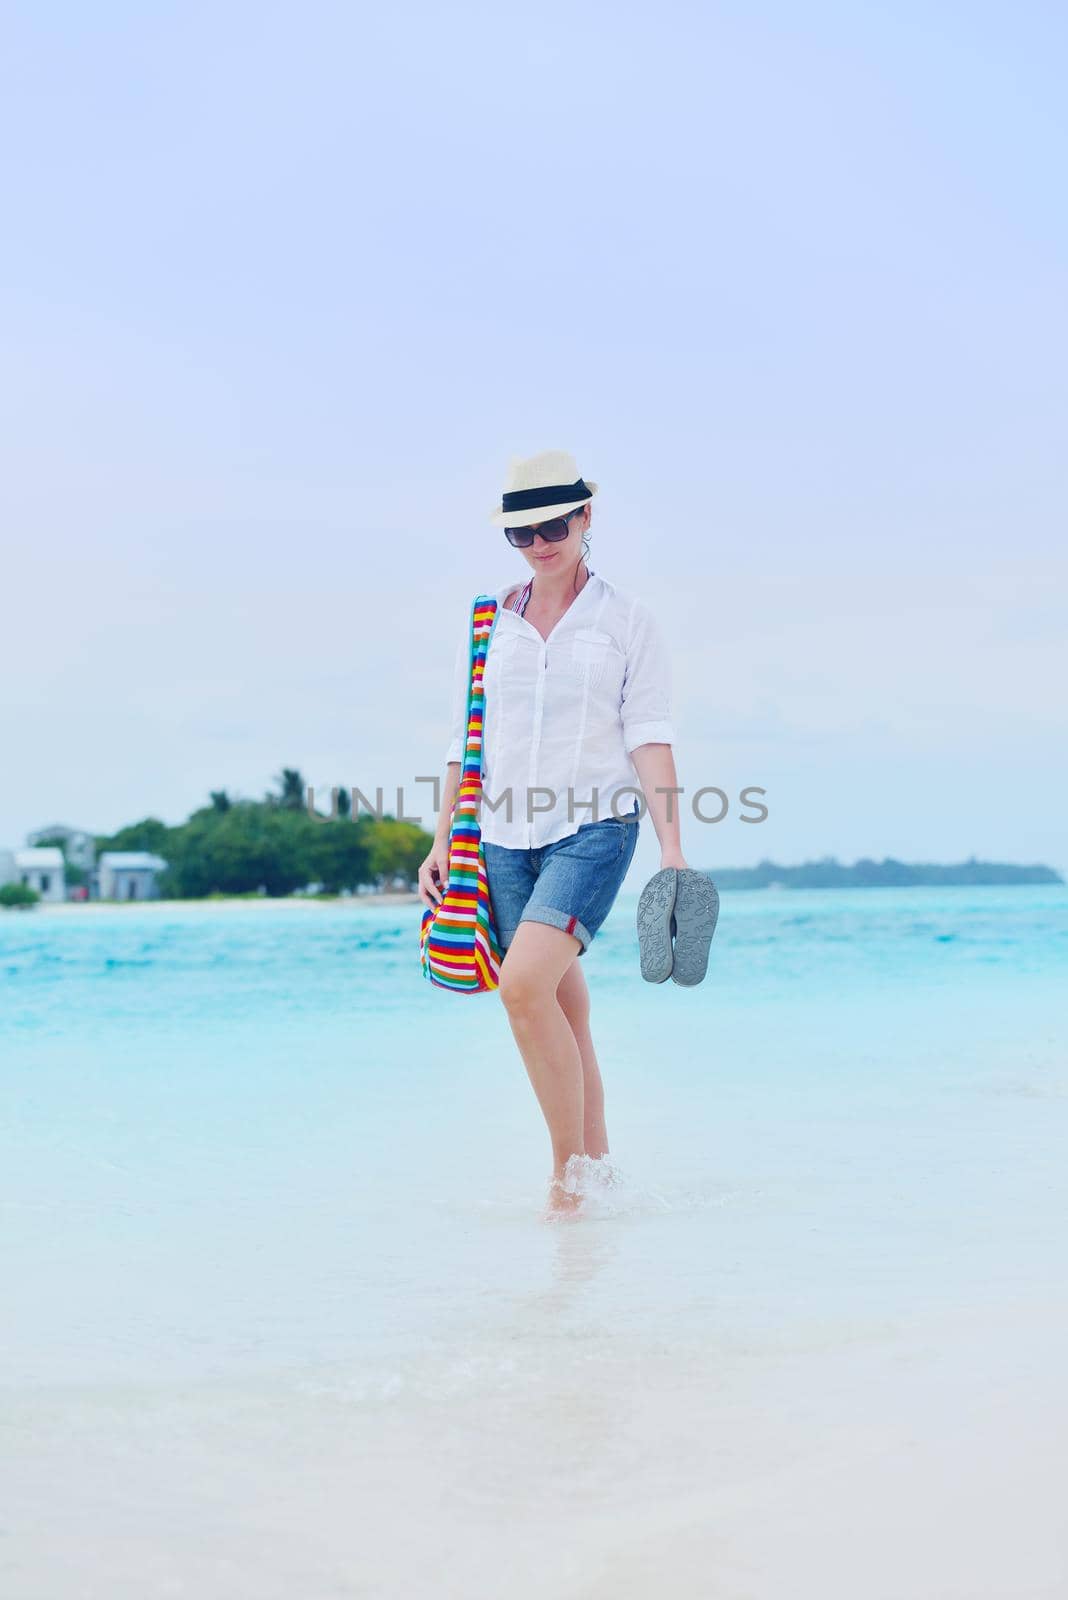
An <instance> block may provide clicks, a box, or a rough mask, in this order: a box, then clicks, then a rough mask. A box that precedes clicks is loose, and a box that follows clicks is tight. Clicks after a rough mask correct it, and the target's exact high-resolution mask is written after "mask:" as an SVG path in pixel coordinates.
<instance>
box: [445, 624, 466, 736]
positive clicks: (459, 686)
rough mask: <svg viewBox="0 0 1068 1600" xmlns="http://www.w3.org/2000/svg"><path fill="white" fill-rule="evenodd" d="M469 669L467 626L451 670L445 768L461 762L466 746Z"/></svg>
mask: <svg viewBox="0 0 1068 1600" xmlns="http://www.w3.org/2000/svg"><path fill="white" fill-rule="evenodd" d="M470 667H471V628H470V624H468V625H467V626H466V627H465V628H464V634H463V638H462V639H461V640H460V642H459V644H458V645H457V646H456V658H455V660H454V662H453V669H452V708H451V711H450V713H449V729H450V731H451V733H452V738H451V739H450V740H449V748H448V750H447V751H446V754H445V764H446V766H447V765H448V763H449V762H450V761H459V762H461V763H462V762H463V759H464V749H465V747H466V745H467V691H468V687H469V685H470V677H471V673H470Z"/></svg>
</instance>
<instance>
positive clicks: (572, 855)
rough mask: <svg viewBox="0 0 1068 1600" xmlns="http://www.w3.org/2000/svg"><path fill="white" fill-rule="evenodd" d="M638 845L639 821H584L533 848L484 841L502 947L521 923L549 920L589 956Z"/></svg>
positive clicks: (494, 917) (582, 953)
mask: <svg viewBox="0 0 1068 1600" xmlns="http://www.w3.org/2000/svg"><path fill="white" fill-rule="evenodd" d="M637 843H638V818H637V816H635V817H634V818H633V820H631V821H623V820H620V819H619V818H617V817H602V818H601V820H600V821H599V822H584V823H582V824H581V825H580V827H579V828H578V829H577V830H576V831H575V832H574V833H569V834H568V835H567V837H566V838H564V839H557V840H555V841H554V842H553V843H552V844H544V845H541V846H540V847H539V848H537V849H534V850H523V849H519V850H513V849H511V848H509V847H508V846H506V845H501V844H490V843H488V842H487V841H483V845H482V849H483V851H484V853H485V860H486V879H487V882H488V884H489V894H490V901H491V903H492V905H493V920H494V922H495V923H496V924H497V934H498V937H499V939H500V943H501V949H502V950H507V948H508V946H509V945H510V944H511V942H512V940H513V938H514V937H515V930H516V928H517V927H518V926H519V924H520V923H521V922H547V923H548V924H549V926H550V927H551V928H562V929H563V930H564V932H565V933H572V934H574V936H575V938H576V939H577V940H578V941H579V944H580V949H579V951H578V954H579V955H580V956H581V955H585V953H586V951H587V950H588V949H589V946H590V942H591V940H592V939H593V936H594V934H595V933H596V932H597V929H598V928H599V927H600V926H601V923H602V922H603V921H604V919H605V917H607V915H608V913H609V912H610V911H611V909H612V904H613V901H614V900H615V898H616V895H617V894H618V893H619V886H620V884H621V883H622V882H623V879H624V878H625V877H626V875H627V868H628V867H629V866H630V863H631V858H632V857H633V855H634V847H635V845H636V844H637Z"/></svg>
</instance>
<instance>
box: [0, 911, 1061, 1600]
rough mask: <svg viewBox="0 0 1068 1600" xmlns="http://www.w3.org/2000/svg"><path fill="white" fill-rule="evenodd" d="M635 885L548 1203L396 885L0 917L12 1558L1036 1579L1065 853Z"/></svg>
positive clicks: (494, 1033) (1050, 1316)
mask: <svg viewBox="0 0 1068 1600" xmlns="http://www.w3.org/2000/svg"><path fill="white" fill-rule="evenodd" d="M635 905H636V894H635V893H629V894H625V895H622V896H621V897H620V899H619V900H618V901H617V904H616V907H615V909H614V911H613V913H612V916H611V918H610V919H609V921H608V922H607V923H606V924H605V926H604V928H603V929H602V931H601V933H600V934H599V935H598V937H597V939H596V940H595V942H594V945H593V947H592V949H591V951H590V953H589V955H588V956H587V957H585V958H584V968H585V971H586V976H587V979H588V982H589V984H590V988H591V992H592V995H593V1026H594V1036H595V1039H596V1041H597V1044H598V1048H599V1054H600V1059H601V1065H602V1070H603V1073H604V1076H605V1082H606V1091H607V1110H608V1125H609V1133H610V1137H611V1142H612V1147H613V1160H614V1163H615V1167H616V1178H617V1181H616V1182H615V1183H614V1184H612V1185H604V1186H602V1187H601V1188H599V1189H598V1190H597V1191H596V1192H595V1193H593V1194H591V1196H590V1199H589V1201H588V1206H587V1215H586V1216H585V1218H584V1219H582V1220H581V1221H579V1222H575V1223H570V1224H547V1223H546V1222H544V1221H543V1220H541V1205H542V1200H543V1195H544V1185H545V1179H546V1176H547V1173H548V1170H549V1154H548V1141H547V1136H546V1134H545V1131H544V1127H543V1124H542V1122H541V1116H540V1112H539V1111H538V1108H537V1105H536V1102H535V1100H534V1097H533V1094H532V1091H531V1090H530V1087H529V1084H528V1083H527V1079H526V1075H525V1072H524V1069H523V1066H522V1063H521V1062H520V1059H519V1057H518V1055H517V1053H516V1051H515V1048H514V1045H513V1044H512V1040H511V1035H510V1032H509V1029H508V1026H507V1021H506V1018H505V1015H504V1012H503V1008H502V1007H501V1004H500V1001H499V999H498V997H497V996H496V995H492V996H491V995H482V996H468V995H456V994H451V993H446V992H443V991H439V990H436V989H434V988H433V987H432V986H431V985H430V984H428V983H427V982H426V981H425V980H424V979H423V977H422V975H421V972H420V969H419V960H418V922H419V915H420V910H421V908H420V907H419V906H418V905H408V906H394V907H382V908H376V907H373V906H365V905H360V904H358V903H356V904H350V905H344V906H325V905H311V904H302V905H291V904H279V905H264V904H258V903H257V904H251V905H242V904H234V903H231V904H228V905H217V906H209V905H188V906H150V907H143V908H116V909H106V908H104V909H95V908H90V909H87V910H85V911H84V912H81V911H80V910H78V909H74V910H70V911H67V912H63V913H60V914H47V913H31V914H13V913H8V914H3V915H0V1060H2V1087H3V1123H2V1130H0V1138H2V1156H3V1174H4V1176H3V1187H2V1206H3V1212H2V1222H3V1281H4V1285H5V1290H6V1293H5V1297H4V1298H5V1301H6V1310H5V1315H4V1319H3V1327H2V1334H0V1339H2V1361H3V1365H2V1371H0V1386H2V1388H0V1399H2V1404H3V1412H4V1422H5V1438H6V1447H5V1450H4V1452H3V1456H4V1465H3V1466H2V1467H0V1495H2V1500H3V1504H4V1514H3V1538H2V1540H0V1574H2V1575H3V1581H0V1588H3V1590H4V1592H5V1593H10V1594H11V1595H12V1596H13V1597H17V1600H43V1597H48V1600H53V1597H54V1600H73V1597H75V1596H77V1597H82V1596H94V1597H95V1596H98V1595H99V1596H101V1597H103V1596H107V1597H108V1600H120V1597H125V1596H127V1595H129V1596H131V1597H133V1596H136V1597H137V1600H152V1597H155V1596H176V1595H182V1596H184V1595H189V1596H195V1597H197V1600H216V1597H219V1600H231V1597H234V1600H237V1597H241V1600H245V1597H247V1596H249V1595H253V1594H254V1595H256V1596H257V1600H274V1597H276V1596H277V1597H278V1600H282V1597H285V1600H326V1597H333V1596H353V1595H360V1596H381V1597H386V1596H389V1597H393V1596H397V1597H405V1600H406V1597H408V1596H423V1595H427V1596H454V1595H455V1596H457V1597H465V1600H481V1597H482V1596H486V1597H487V1600H489V1597H493V1600H496V1597H497V1596H499V1595H504V1594H509V1595H515V1596H521V1597H525V1596H527V1595H531V1596H533V1595H535V1594H538V1595H540V1594H544V1593H546V1592H554V1593H557V1594H563V1595H569V1596H575V1597H578V1596H589V1597H594V1596H600V1595H604V1596H608V1595H609V1594H611V1595H613V1596H617V1597H618V1596H631V1595H634V1596H644V1595H646V1594H652V1593H654V1592H658V1585H662V1583H663V1581H664V1575H665V1573H668V1574H669V1575H670V1583H669V1585H668V1588H667V1590H666V1591H664V1590H663V1589H661V1590H660V1591H659V1592H669V1593H671V1594H673V1595H674V1596H683V1597H688V1596H691V1595H693V1596H706V1595H707V1596H713V1597H716V1596H723V1597H737V1600H743V1597H749V1600H765V1597H766V1600H785V1597H786V1596H787V1595H788V1596H789V1600H804V1597H806V1596H808V1595H809V1594H811V1595H812V1596H813V1597H815V1596H819V1600H836V1597H837V1596H839V1595H841V1596H842V1600H846V1596H849V1597H850V1600H855V1596H856V1595H857V1594H860V1593H863V1594H864V1595H865V1600H879V1597H882V1596H884V1595H885V1597H886V1600H903V1596H904V1595H906V1594H907V1595H908V1600H928V1596H930V1600H934V1597H935V1596H938V1597H939V1600H943V1597H956V1596H958V1595H959V1596H961V1597H965V1596H966V1597H967V1600H976V1597H985V1596H990V1597H1000V1596H1002V1595H1004V1597H1005V1600H1010V1597H1011V1600H1047V1596H1048V1597H1049V1600H1052V1597H1054V1596H1055V1595H1056V1596H1062V1595H1063V1593H1064V1592H1066V1591H1065V1588H1064V1587H1062V1586H1061V1585H1063V1582H1064V1576H1065V1570H1066V1567H1065V1550H1064V1543H1063V1531H1062V1528H1061V1519H1060V1517H1059V1514H1058V1515H1057V1516H1053V1515H1052V1514H1049V1515H1047V1509H1046V1506H1045V1503H1044V1500H1043V1495H1042V1492H1041V1490H1040V1487H1039V1483H1038V1481H1037V1480H1039V1479H1041V1481H1042V1482H1043V1483H1045V1482H1046V1481H1047V1479H1048V1480H1050V1481H1059V1480H1060V1479H1061V1478H1062V1477H1063V1475H1064V1470H1065V1468H1066V1467H1068V1462H1066V1461H1065V1460H1063V1459H1062V1458H1061V1454H1060V1452H1061V1450H1062V1446H1061V1445H1060V1444H1059V1442H1058V1441H1059V1440H1060V1439H1062V1438H1063V1421H1064V1410H1063V1398H1064V1394H1063V1383H1062V1382H1061V1381H1060V1379H1059V1377H1058V1373H1059V1369H1060V1364H1061V1360H1060V1356H1059V1351H1060V1348H1061V1346H1062V1345H1063V1341H1064V1339H1065V1337H1066V1336H1068V1317H1066V1312H1065V1301H1066V1290H1065V1283H1066V1277H1065V1268H1066V1266H1068V1257H1066V1251H1065V1242H1064V1241H1065V1219H1066V1217H1068V1176H1066V1172H1068V1163H1066V1159H1065V1158H1066V1149H1068V1146H1066V1136H1068V1053H1066V1044H1068V1020H1066V1018H1068V1008H1066V1005H1065V996H1066V994H1068V983H1066V978H1068V891H1066V890H1065V889H1063V888H1042V889H987V890H968V889H955V890H919V891H896V890H887V891H880V890H874V891H843V892H835V893H781V894H771V893H763V894H742V893H738V894H734V895H726V896H724V902H723V907H722V911H721V918H720V925H719V930H718V932H717V935H716V940H715V944H714V947H713V956H712V960H711V963H710V970H709V976H708V979H707V980H706V982H705V984H704V985H702V987H701V988H699V989H697V990H682V989H679V988H677V987H676V986H675V985H673V984H671V983H670V982H669V983H667V984H664V985H662V986H658V987H654V986H652V985H648V984H645V983H643V982H642V981H641V979H640V976H639V970H638V953H637V943H636V937H635V932H634V911H635ZM1054 1420H1056V1422H1057V1431H1056V1437H1054V1434H1053V1432H1052V1431H1051V1432H1050V1435H1049V1437H1048V1438H1047V1437H1046V1435H1045V1434H1044V1432H1043V1429H1044V1428H1046V1427H1047V1426H1048V1427H1049V1429H1050V1430H1052V1428H1053V1423H1054ZM1044 1451H1045V1452H1046V1453H1045V1454H1044V1453H1043V1452H1044ZM910 1452H911V1453H910ZM940 1452H941V1454H940ZM946 1452H948V1455H947V1454H946ZM1014 1452H1015V1453H1014ZM980 1462H981V1463H982V1466H981V1467H980V1466H979V1465H978V1463H980ZM999 1462H1000V1463H1002V1466H999V1465H998V1463H999ZM999 1471H1001V1472H1003V1475H1004V1482H1002V1480H1001V1478H999V1477H998V1476H997V1473H998V1472H999ZM895 1472H897V1473H898V1477H897V1478H894V1476H893V1474H894V1473H895ZM947 1473H949V1474H950V1475H951V1476H952V1477H953V1481H954V1482H958V1484H959V1485H961V1487H960V1488H959V1492H958V1493H957V1496H956V1499H955V1500H954V1501H953V1503H952V1504H951V1505H950V1504H947V1505H946V1506H945V1508H944V1516H943V1517H942V1518H941V1520H937V1519H936V1520H935V1521H934V1522H932V1521H931V1518H930V1508H931V1506H932V1504H933V1503H938V1495H939V1493H940V1492H942V1489H940V1487H939V1486H942V1488H943V1489H944V1485H945V1482H946V1481H947V1480H946V1475H947ZM991 1473H993V1474H994V1477H993V1478H991V1476H990V1474H991ZM1029 1473H1033V1474H1034V1475H1035V1477H1036V1483H1035V1485H1034V1487H1033V1490H1032V1491H1029V1492H1028V1493H1027V1494H1026V1495H1023V1496H1022V1497H1020V1496H1019V1488H1020V1484H1021V1482H1023V1483H1024V1484H1025V1485H1026V1483H1027V1481H1028V1474H1029ZM821 1474H822V1476H821ZM880 1474H882V1476H880ZM887 1474H889V1477H887ZM895 1484H896V1485H897V1486H896V1488H895V1487H894V1485H895ZM821 1485H822V1488H821V1487H820V1486H821ZM1014 1494H1017V1496H1018V1498H1019V1503H1018V1504H1017V1502H1016V1500H1013V1498H1012V1496H1013V1495H1014ZM806 1495H807V1496H808V1497H809V1498H808V1500H807V1501H806V1499H805V1496H806ZM932 1496H933V1497H934V1498H933V1500H932ZM895 1497H896V1498H895ZM843 1506H846V1507H848V1516H847V1520H848V1522H849V1526H850V1527H852V1528H854V1529H855V1530H856V1546H855V1549H853V1546H851V1544H850V1540H849V1538H846V1537H843V1536H841V1528H842V1518H843V1516H844V1515H846V1513H845V1512H844V1511H843V1509H842V1508H843ZM995 1506H997V1507H1000V1508H1001V1510H1002V1513H1003V1515H1002V1517H1001V1524H1000V1526H1001V1528H1002V1532H1003V1534H1004V1538H1003V1539H1001V1538H1000V1536H999V1534H998V1532H997V1528H996V1527H995V1521H996V1519H992V1520H991V1521H990V1526H989V1529H988V1528H987V1527H986V1526H985V1524H986V1521H987V1513H988V1510H991V1511H992V1510H993V1508H994V1507H995ZM1006 1506H1008V1507H1009V1510H1008V1511H1006V1510H1005V1508H1006ZM799 1508H807V1509H806V1510H805V1514H804V1515H802V1512H801V1510H800V1509H799ZM835 1508H837V1510H836V1509H835ZM880 1508H881V1510H880ZM832 1513H833V1514H832ZM880 1516H881V1517H882V1519H883V1520H882V1521H880V1520H879V1518H880ZM955 1516H957V1517H958V1518H959V1519H960V1521H959V1527H958V1526H957V1523H955V1522H954V1517H955ZM925 1517H926V1518H927V1521H926V1522H925V1521H924V1520H923V1519H924V1518H925ZM821 1519H822V1520H821ZM910 1519H911V1520H910ZM884 1523H885V1527H884ZM1055 1524H1056V1526H1055ZM769 1527H770V1528H773V1529H777V1530H778V1534H777V1537H776V1538H775V1539H771V1540H769V1539H768V1537H766V1532H767V1530H768V1529H769ZM977 1528H978V1529H979V1530H980V1532H978V1533H977V1532H976V1529H977ZM895 1529H896V1530H897V1532H895V1531H894V1530H895ZM902 1529H904V1530H905V1533H906V1534H909V1530H910V1529H911V1536H913V1537H914V1538H916V1539H925V1540H926V1544H925V1545H924V1549H925V1551H926V1554H925V1560H924V1565H923V1568H922V1571H921V1572H920V1573H919V1575H918V1576H917V1574H916V1573H913V1574H912V1576H911V1577H909V1575H908V1574H907V1573H903V1571H898V1570H897V1569H895V1567H894V1559H892V1558H891V1557H890V1556H889V1555H888V1556H887V1559H886V1561H885V1562H883V1563H881V1564H880V1563H876V1565H875V1567H873V1566H872V1562H871V1559H870V1552H871V1549H872V1540H878V1539H879V1538H880V1537H881V1536H882V1534H884V1533H885V1535H886V1538H887V1539H888V1541H890V1542H891V1544H892V1545H893V1548H894V1549H895V1550H897V1549H899V1548H900V1546H901V1537H900V1535H901V1530H902ZM924 1530H926V1531H924ZM962 1530H968V1531H967V1533H966V1536H965V1534H964V1532H962ZM962 1540H963V1542H962ZM832 1545H833V1548H834V1551H835V1554H834V1555H833V1557H832V1556H831V1555H829V1554H828V1552H829V1550H830V1549H831V1547H832ZM914 1548H915V1546H914ZM1021 1552H1025V1553H1021ZM902 1583H906V1584H907V1586H906V1587H905V1588H902V1587H901V1585H902Z"/></svg>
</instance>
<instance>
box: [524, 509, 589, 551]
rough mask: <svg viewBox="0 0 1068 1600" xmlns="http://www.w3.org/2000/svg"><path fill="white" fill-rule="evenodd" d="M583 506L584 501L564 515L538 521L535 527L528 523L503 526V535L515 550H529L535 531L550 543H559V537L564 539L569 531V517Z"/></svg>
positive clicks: (576, 513) (573, 515)
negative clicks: (516, 525)
mask: <svg viewBox="0 0 1068 1600" xmlns="http://www.w3.org/2000/svg"><path fill="white" fill-rule="evenodd" d="M584 506H585V503H583V505H581V506H576V507H575V509H574V511H569V512H568V514H567V516H566V517H553V518H552V520H551V521H550V522H539V523H538V525H537V527H536V528H533V527H531V526H530V525H529V523H528V524H527V526H526V527H525V528H505V530H504V537H505V538H506V539H507V540H508V543H509V544H511V545H514V546H515V548H516V549H517V550H529V549H530V546H531V545H532V544H533V543H534V535H535V534H536V533H540V534H541V536H542V538H543V539H547V540H548V542H549V543H550V544H559V543H560V541H561V539H566V538H567V536H568V534H569V533H570V532H571V518H572V517H577V516H578V514H579V512H580V511H582V510H583V509H584Z"/></svg>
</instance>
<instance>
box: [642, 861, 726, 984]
mask: <svg viewBox="0 0 1068 1600" xmlns="http://www.w3.org/2000/svg"><path fill="white" fill-rule="evenodd" d="M718 916H719V895H718V893H717V892H716V886H715V884H714V883H713V882H712V879H711V878H710V877H708V875H707V874H706V873H704V872H698V871H696V870H695V868H693V867H664V868H663V869H662V870H661V871H660V872H658V873H656V874H655V876H653V877H652V878H650V879H649V882H648V883H647V884H646V885H645V888H644V889H643V890H642V892H641V898H640V899H639V901H638V949H639V952H640V954H641V966H642V977H643V978H644V979H645V980H646V982H647V983H663V982H665V980H666V979H668V978H671V980H672V981H673V982H674V983H678V984H681V985H682V987H683V988H687V989H689V988H693V986H694V985H695V984H698V983H700V982H701V980H702V979H703V978H704V976H705V973H706V972H707V971H708V947H709V945H710V944H711V943H712V935H713V934H714V933H715V931H716V919H717V917H718ZM673 940H674V944H673V943H672V941H673Z"/></svg>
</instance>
